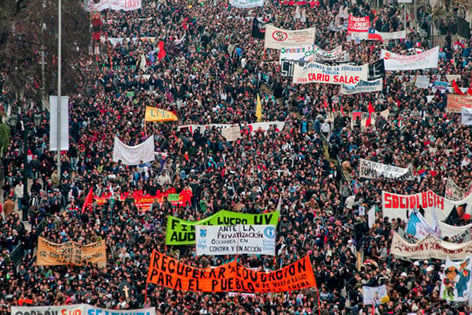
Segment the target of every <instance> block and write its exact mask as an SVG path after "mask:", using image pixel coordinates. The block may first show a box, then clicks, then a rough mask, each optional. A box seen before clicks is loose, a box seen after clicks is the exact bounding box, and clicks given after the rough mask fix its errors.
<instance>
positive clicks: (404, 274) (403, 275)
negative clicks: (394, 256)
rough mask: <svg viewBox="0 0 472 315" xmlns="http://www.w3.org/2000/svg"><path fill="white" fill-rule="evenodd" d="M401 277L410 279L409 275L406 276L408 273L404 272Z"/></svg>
mask: <svg viewBox="0 0 472 315" xmlns="http://www.w3.org/2000/svg"><path fill="white" fill-rule="evenodd" d="M400 277H404V278H406V277H408V275H407V274H406V272H402V273H401V275H400Z"/></svg>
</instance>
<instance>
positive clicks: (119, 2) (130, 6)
mask: <svg viewBox="0 0 472 315" xmlns="http://www.w3.org/2000/svg"><path fill="white" fill-rule="evenodd" d="M141 7H142V4H141V0H100V1H99V2H98V3H95V1H91V0H89V1H85V6H84V9H85V11H89V12H90V11H103V10H106V9H111V10H115V11H120V10H123V11H133V10H138V9H141Z"/></svg>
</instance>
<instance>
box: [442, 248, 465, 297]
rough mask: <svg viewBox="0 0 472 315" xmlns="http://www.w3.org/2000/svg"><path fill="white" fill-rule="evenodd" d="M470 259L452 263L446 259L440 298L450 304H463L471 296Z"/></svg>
mask: <svg viewBox="0 0 472 315" xmlns="http://www.w3.org/2000/svg"><path fill="white" fill-rule="evenodd" d="M471 271H472V259H471V257H468V258H467V259H465V260H463V261H457V262H453V261H452V260H450V259H449V257H447V258H446V263H445V267H444V274H443V280H442V281H441V290H440V297H441V299H443V300H448V301H450V302H465V301H468V300H469V299H470V297H471V296H472V287H471V277H470V272H471Z"/></svg>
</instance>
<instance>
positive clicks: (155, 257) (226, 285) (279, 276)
mask: <svg viewBox="0 0 472 315" xmlns="http://www.w3.org/2000/svg"><path fill="white" fill-rule="evenodd" d="M147 282H148V283H153V284H156V285H159V286H163V287H167V288H171V289H174V290H183V291H196V292H232V291H233V292H249V293H266V292H286V291H291V290H298V289H304V288H310V287H315V286H316V281H315V276H314V273H313V268H312V266H311V262H310V259H309V257H308V256H305V257H304V258H302V259H300V260H298V261H296V262H294V263H293V264H290V265H288V266H285V267H283V268H282V269H279V270H276V271H271V272H264V271H254V270H251V269H247V268H245V267H244V266H242V265H240V264H238V263H237V262H236V261H232V262H230V263H227V264H224V265H221V266H219V267H215V268H204V269H203V268H195V267H192V266H189V265H185V264H182V263H181V262H180V261H178V260H176V259H174V258H172V257H169V256H166V255H164V254H161V253H159V252H157V251H155V250H154V251H153V253H152V256H151V263H150V266H149V271H148V278H147Z"/></svg>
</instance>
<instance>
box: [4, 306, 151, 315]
mask: <svg viewBox="0 0 472 315" xmlns="http://www.w3.org/2000/svg"><path fill="white" fill-rule="evenodd" d="M11 315H156V309H155V308H154V307H149V308H142V309H134V310H116V309H113V310H111V309H110V310H109V309H104V308H99V307H95V306H92V305H88V304H76V305H59V306H55V305H50V306H12V307H11Z"/></svg>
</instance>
